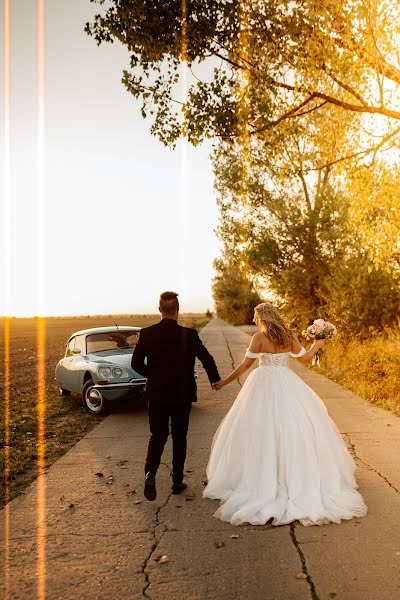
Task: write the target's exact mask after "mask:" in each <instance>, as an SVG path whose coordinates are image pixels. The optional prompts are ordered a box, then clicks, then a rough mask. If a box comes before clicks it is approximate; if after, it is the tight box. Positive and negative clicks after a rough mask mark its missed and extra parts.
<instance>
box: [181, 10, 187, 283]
mask: <svg viewBox="0 0 400 600" xmlns="http://www.w3.org/2000/svg"><path fill="white" fill-rule="evenodd" d="M181 86H182V87H181V97H182V102H183V106H182V124H181V133H182V139H181V165H180V231H181V234H180V238H181V239H180V245H181V248H180V252H179V260H180V286H181V287H182V288H183V287H184V283H185V282H184V278H185V274H186V273H187V263H186V262H185V257H187V249H188V247H189V227H188V224H189V206H188V142H187V118H186V101H187V91H188V89H187V88H188V80H187V2H186V0H181Z"/></svg>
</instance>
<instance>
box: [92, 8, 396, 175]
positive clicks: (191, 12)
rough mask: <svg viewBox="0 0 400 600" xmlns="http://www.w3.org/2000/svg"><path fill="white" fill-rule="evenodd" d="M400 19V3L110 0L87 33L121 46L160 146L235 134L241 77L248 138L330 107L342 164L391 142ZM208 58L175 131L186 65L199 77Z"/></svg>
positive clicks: (129, 81) (130, 82) (127, 80)
mask: <svg viewBox="0 0 400 600" xmlns="http://www.w3.org/2000/svg"><path fill="white" fill-rule="evenodd" d="M92 1H93V2H95V3H97V4H99V5H102V4H103V3H104V0H92ZM399 19H400V5H399V3H398V2H397V0H385V1H383V0H293V2H290V3H287V2H281V1H280V0H267V1H265V0H248V1H247V2H246V1H245V2H243V1H239V0H229V1H228V0H220V1H219V2H214V1H211V0H202V1H201V2H200V1H198V0H193V1H190V2H186V1H184V2H182V1H181V0H179V1H178V0H153V2H147V1H145V0H111V1H110V3H109V8H107V9H106V10H104V12H103V14H101V15H100V14H98V15H96V17H95V18H94V20H93V22H92V23H91V24H89V23H88V24H87V25H86V28H85V29H86V32H87V33H88V34H89V35H91V36H93V37H94V38H95V39H96V41H97V43H98V44H100V43H102V42H114V41H119V42H120V43H122V44H123V45H125V46H126V47H127V49H128V50H129V53H130V57H131V58H130V70H128V69H127V70H125V71H124V73H123V83H124V85H125V86H126V88H127V89H128V91H129V92H131V93H132V95H133V96H134V97H136V98H141V100H142V114H143V115H146V114H148V113H150V114H153V115H154V122H153V125H152V131H153V133H154V134H155V135H157V136H158V137H159V138H160V139H161V140H162V141H163V142H164V143H166V144H174V143H175V141H176V139H177V138H178V137H179V136H180V135H181V134H182V132H184V133H185V134H186V135H187V136H188V138H189V140H190V141H191V142H193V143H194V144H196V143H198V142H199V141H201V140H202V139H204V138H205V137H211V138H215V137H219V138H223V139H225V140H229V139H232V137H233V138H234V137H236V136H238V135H239V134H240V128H241V126H242V124H241V123H240V120H241V118H243V116H244V114H243V111H242V110H241V104H243V98H242V97H241V96H242V92H243V80H245V81H246V82H247V86H246V90H245V93H246V97H247V105H248V110H247V111H245V118H246V126H247V127H248V131H249V134H250V135H252V136H253V135H254V136H255V137H264V136H268V134H269V132H270V131H271V129H274V128H275V127H276V126H277V125H279V124H280V123H282V122H284V121H286V122H288V123H299V122H301V121H302V119H304V117H306V116H307V115H309V114H311V113H313V115H314V116H315V117H317V116H318V115H324V114H325V113H326V111H329V110H331V108H332V107H336V108H338V109H339V110H340V111H341V112H342V113H348V114H352V115H353V116H354V121H353V124H352V135H351V136H349V138H348V140H347V145H346V147H345V148H343V149H342V150H343V152H342V153H341V155H340V156H337V157H336V159H335V163H339V162H341V161H342V160H343V158H348V157H352V158H354V159H363V158H365V157H366V156H374V154H375V153H376V152H378V151H379V150H381V149H383V148H385V147H387V146H388V145H389V144H396V145H397V136H398V134H399V132H400V123H399V122H400V106H399V103H398V97H399V86H400V67H399V48H400V39H399V36H398V33H397V23H398V22H399ZM210 58H213V59H214V63H213V64H214V65H215V68H214V70H213V72H212V73H211V78H210V79H209V80H202V79H201V78H198V77H194V78H192V83H191V86H190V90H189V94H188V98H187V101H186V102H185V105H184V107H183V108H184V118H185V121H186V125H185V128H184V129H182V119H181V117H182V111H181V108H182V105H181V103H180V101H178V102H176V101H175V100H176V99H175V98H174V92H176V86H177V83H178V82H179V79H180V75H181V74H182V73H183V69H182V63H184V64H186V65H187V67H188V68H189V69H190V70H192V71H196V69H197V66H198V65H199V64H200V63H202V62H204V61H206V60H208V59H210ZM217 61H218V62H217ZM177 107H178V108H177ZM377 117H378V118H379V119H380V120H379V121H377V120H376V118H377ZM322 167H323V165H322V164H321V165H319V168H322Z"/></svg>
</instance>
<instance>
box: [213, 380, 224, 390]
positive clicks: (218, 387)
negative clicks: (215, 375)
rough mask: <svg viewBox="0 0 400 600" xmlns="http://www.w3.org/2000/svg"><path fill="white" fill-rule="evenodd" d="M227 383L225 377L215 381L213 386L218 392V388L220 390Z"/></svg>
mask: <svg viewBox="0 0 400 600" xmlns="http://www.w3.org/2000/svg"><path fill="white" fill-rule="evenodd" d="M224 385H225V380H224V379H220V380H219V381H216V382H215V383H212V384H211V387H212V389H213V390H215V391H216V392H218V390H220V389H221V388H223V387H224Z"/></svg>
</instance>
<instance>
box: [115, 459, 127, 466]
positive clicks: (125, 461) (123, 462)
mask: <svg viewBox="0 0 400 600" xmlns="http://www.w3.org/2000/svg"><path fill="white" fill-rule="evenodd" d="M127 462H128V461H127V460H126V459H125V460H119V461H118V462H117V465H118V466H119V467H120V466H121V465H124V464H125V463H127Z"/></svg>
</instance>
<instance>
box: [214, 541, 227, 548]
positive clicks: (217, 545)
mask: <svg viewBox="0 0 400 600" xmlns="http://www.w3.org/2000/svg"><path fill="white" fill-rule="evenodd" d="M214 546H215V547H216V548H223V547H224V546H225V543H224V542H215V543H214Z"/></svg>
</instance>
